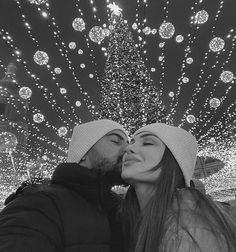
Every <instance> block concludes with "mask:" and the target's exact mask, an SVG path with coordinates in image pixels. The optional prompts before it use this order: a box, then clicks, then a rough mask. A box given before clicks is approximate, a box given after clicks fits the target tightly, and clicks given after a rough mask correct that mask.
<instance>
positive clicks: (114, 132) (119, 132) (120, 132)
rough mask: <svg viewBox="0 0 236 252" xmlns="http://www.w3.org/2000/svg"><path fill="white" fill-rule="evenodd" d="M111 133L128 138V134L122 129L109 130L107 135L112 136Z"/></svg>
mask: <svg viewBox="0 0 236 252" xmlns="http://www.w3.org/2000/svg"><path fill="white" fill-rule="evenodd" d="M110 135H117V136H120V137H121V138H123V139H124V140H127V139H128V137H127V136H126V134H125V133H124V132H123V131H122V130H120V129H115V130H112V131H110V132H108V133H107V134H106V135H105V136H110Z"/></svg>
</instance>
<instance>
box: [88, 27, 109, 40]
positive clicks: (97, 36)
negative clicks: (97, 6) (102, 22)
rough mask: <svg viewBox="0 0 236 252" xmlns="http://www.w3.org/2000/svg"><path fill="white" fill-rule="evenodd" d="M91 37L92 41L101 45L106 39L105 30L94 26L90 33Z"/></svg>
mask: <svg viewBox="0 0 236 252" xmlns="http://www.w3.org/2000/svg"><path fill="white" fill-rule="evenodd" d="M89 37H90V39H91V40H92V41H93V42H95V43H98V44H99V43H101V42H102V41H103V39H104V38H105V37H106V34H105V32H104V30H103V28H101V27H99V26H94V27H92V28H91V30H90V31H89Z"/></svg>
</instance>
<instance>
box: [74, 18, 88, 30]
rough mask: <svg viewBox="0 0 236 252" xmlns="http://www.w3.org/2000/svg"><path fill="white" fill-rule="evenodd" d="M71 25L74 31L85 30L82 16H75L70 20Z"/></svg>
mask: <svg viewBox="0 0 236 252" xmlns="http://www.w3.org/2000/svg"><path fill="white" fill-rule="evenodd" d="M72 27H73V28H74V30H75V31H79V32H82V31H83V30H85V22H84V20H83V18H75V19H74V20H73V22H72Z"/></svg>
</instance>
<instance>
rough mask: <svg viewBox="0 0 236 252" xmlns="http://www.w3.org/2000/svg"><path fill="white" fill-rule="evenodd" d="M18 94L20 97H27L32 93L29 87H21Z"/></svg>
mask: <svg viewBox="0 0 236 252" xmlns="http://www.w3.org/2000/svg"><path fill="white" fill-rule="evenodd" d="M19 95H20V97H21V98H22V99H25V100H27V99H29V98H30V97H31V95H32V90H31V89H30V88H29V87H21V88H20V90H19Z"/></svg>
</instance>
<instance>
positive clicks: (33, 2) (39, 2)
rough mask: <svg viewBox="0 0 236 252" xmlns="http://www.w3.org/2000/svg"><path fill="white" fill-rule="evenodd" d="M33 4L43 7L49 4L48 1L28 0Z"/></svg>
mask: <svg viewBox="0 0 236 252" xmlns="http://www.w3.org/2000/svg"><path fill="white" fill-rule="evenodd" d="M28 1H29V2H30V3H31V4H35V5H42V4H45V3H47V2H48V0H28Z"/></svg>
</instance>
